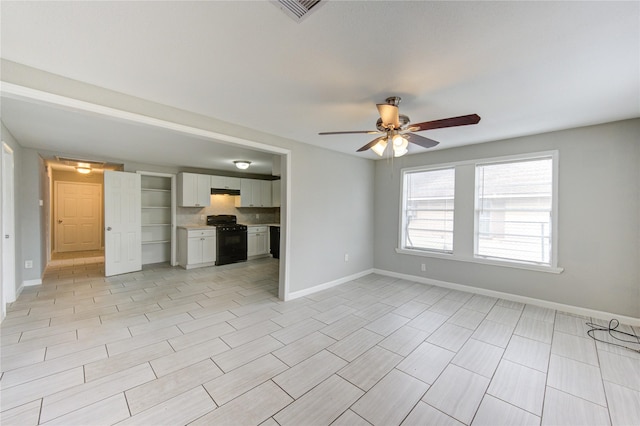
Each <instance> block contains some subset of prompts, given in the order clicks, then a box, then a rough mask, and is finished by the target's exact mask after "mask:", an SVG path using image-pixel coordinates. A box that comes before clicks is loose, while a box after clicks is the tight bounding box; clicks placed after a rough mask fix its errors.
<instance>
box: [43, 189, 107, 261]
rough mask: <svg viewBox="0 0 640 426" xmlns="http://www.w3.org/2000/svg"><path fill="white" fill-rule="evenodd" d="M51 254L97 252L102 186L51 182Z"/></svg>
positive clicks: (99, 233)
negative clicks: (52, 193) (52, 246)
mask: <svg viewBox="0 0 640 426" xmlns="http://www.w3.org/2000/svg"><path fill="white" fill-rule="evenodd" d="M54 190H55V198H54V200H55V201H54V218H53V220H54V241H55V252H56V253H66V252H77V251H89V250H99V249H100V248H101V246H102V244H101V240H102V232H101V230H102V226H101V224H102V185H100V184H97V183H78V182H64V181H56V182H55V189H54Z"/></svg>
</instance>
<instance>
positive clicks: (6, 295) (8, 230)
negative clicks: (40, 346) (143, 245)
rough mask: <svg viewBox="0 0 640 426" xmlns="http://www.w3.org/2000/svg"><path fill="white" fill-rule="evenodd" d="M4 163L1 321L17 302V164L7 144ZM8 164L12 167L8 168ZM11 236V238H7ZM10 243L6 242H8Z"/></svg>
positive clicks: (0, 188) (4, 146)
mask: <svg viewBox="0 0 640 426" xmlns="http://www.w3.org/2000/svg"><path fill="white" fill-rule="evenodd" d="M0 157H1V159H0V161H1V163H2V173H0V179H1V180H2V182H1V184H0V192H1V196H0V204H2V218H0V222H1V225H2V226H1V228H2V229H1V230H2V244H0V254H1V255H2V266H1V270H2V271H1V273H2V289H1V292H2V298H1V301H0V304H1V305H2V312H1V314H0V320H1V319H4V317H5V315H6V305H7V303H12V302H14V301H15V300H16V239H15V162H14V154H13V149H11V147H10V146H9V145H7V144H6V143H5V142H2V153H1V155H0ZM7 162H9V165H10V167H9V168H7V167H6V165H7ZM7 236H9V238H6V237H7ZM7 239H8V240H9V241H6V240H7Z"/></svg>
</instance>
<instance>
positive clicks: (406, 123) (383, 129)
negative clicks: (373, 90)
mask: <svg viewBox="0 0 640 426" xmlns="http://www.w3.org/2000/svg"><path fill="white" fill-rule="evenodd" d="M398 121H400V129H396V130H405V129H406V128H407V127H408V126H409V123H410V122H411V120H410V119H409V117H407V116H406V115H404V114H400V115H398ZM376 128H377V129H378V130H380V131H381V132H386V131H387V130H389V129H387V128H386V127H384V125H383V123H382V118H378V121H377V122H376Z"/></svg>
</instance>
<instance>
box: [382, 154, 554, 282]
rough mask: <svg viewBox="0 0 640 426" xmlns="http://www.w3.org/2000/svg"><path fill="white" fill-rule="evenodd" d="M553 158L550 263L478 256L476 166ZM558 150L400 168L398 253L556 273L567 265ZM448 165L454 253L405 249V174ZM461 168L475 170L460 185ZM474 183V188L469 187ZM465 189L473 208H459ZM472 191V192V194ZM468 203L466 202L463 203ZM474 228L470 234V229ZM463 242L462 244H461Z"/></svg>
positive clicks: (445, 167)
mask: <svg viewBox="0 0 640 426" xmlns="http://www.w3.org/2000/svg"><path fill="white" fill-rule="evenodd" d="M549 157H550V158H551V159H552V174H553V176H552V179H553V182H552V191H553V193H552V201H551V203H552V209H551V259H550V265H546V264H538V263H530V262H521V261H513V260H506V259H498V258H495V259H494V258H485V257H476V256H475V247H476V241H475V240H476V234H477V233H476V229H477V226H478V223H477V219H476V205H475V203H476V198H475V197H476V182H475V180H476V177H475V175H476V173H475V168H476V165H479V164H487V163H501V162H505V163H507V162H516V161H526V160H533V159H537V158H549ZM559 157H560V156H559V152H558V151H557V150H553V151H538V152H528V153H521V154H515V155H505V156H498V157H486V158H474V159H470V160H461V161H456V162H447V163H436V164H427V165H421V166H414V167H407V168H403V169H401V171H400V172H401V173H400V184H399V187H400V188H399V190H400V194H399V195H400V197H399V198H400V203H399V204H400V206H399V212H398V215H399V216H398V235H397V245H396V249H395V252H396V253H398V254H405V255H412V256H421V257H430V258H436V259H447V260H454V261H461V262H468V263H476V264H483V265H492V266H500V267H506V268H516V269H524V270H531V271H539V272H548V273H553V274H560V273H562V272H563V271H564V268H562V267H559V266H558V262H559V260H558V241H559V234H558V217H559V205H558V199H559V194H558V192H559V162H560V160H559ZM447 168H455V192H454V225H453V234H454V235H453V239H454V244H453V252H451V253H449V252H442V251H435V250H422V249H421V250H416V249H406V248H402V242H403V227H404V225H405V224H404V217H403V208H404V203H405V199H406V194H405V188H404V185H405V173H409V172H416V171H421V170H423V171H430V170H441V169H447ZM458 168H472V169H473V170H470V169H468V170H466V171H465V172H464V173H462V175H465V174H467V175H469V174H470V175H472V176H473V178H472V179H471V180H470V182H463V183H462V184H459V180H458V175H459V173H458V172H459V170H458ZM469 185H471V187H469ZM464 191H466V193H465V194H464V195H465V196H467V197H468V196H472V197H474V199H473V202H472V203H471V211H466V210H468V208H463V209H462V210H460V208H459V203H458V196H459V194H460V193H462V192H464ZM469 191H470V194H469ZM463 204H464V205H467V204H468V203H467V202H464V203H463ZM461 218H464V220H470V221H472V223H469V224H468V226H466V225H467V224H466V223H463V224H462V225H464V226H459V224H458V223H457V222H458V221H459V220H462V219H461ZM469 230H470V231H471V232H470V233H469V232H468V231H469ZM460 241H462V242H463V244H459V242H460Z"/></svg>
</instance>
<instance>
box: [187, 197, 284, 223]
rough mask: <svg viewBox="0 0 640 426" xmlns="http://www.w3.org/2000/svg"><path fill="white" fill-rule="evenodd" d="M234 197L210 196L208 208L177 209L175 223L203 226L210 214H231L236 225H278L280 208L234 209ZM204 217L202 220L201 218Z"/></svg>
mask: <svg viewBox="0 0 640 426" xmlns="http://www.w3.org/2000/svg"><path fill="white" fill-rule="evenodd" d="M235 200H236V197H234V196H231V195H212V196H211V205H210V206H209V207H204V208H197V207H178V209H177V216H178V217H177V222H178V226H181V225H205V224H206V223H207V216H208V215H211V214H233V215H236V216H237V217H238V223H243V224H245V225H253V224H257V223H280V208H279V207H269V208H255V207H251V208H248V207H240V208H238V207H236V206H235ZM202 216H204V219H201V217H202Z"/></svg>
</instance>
